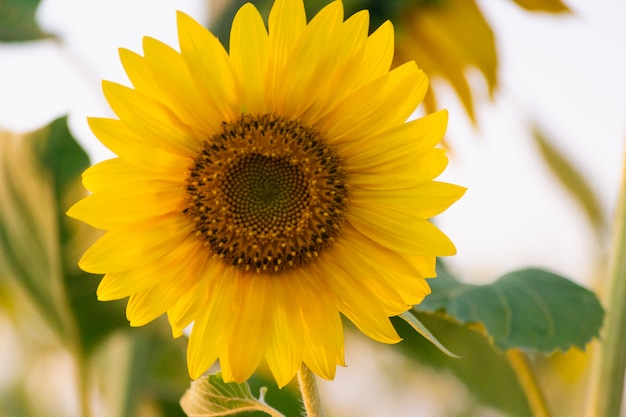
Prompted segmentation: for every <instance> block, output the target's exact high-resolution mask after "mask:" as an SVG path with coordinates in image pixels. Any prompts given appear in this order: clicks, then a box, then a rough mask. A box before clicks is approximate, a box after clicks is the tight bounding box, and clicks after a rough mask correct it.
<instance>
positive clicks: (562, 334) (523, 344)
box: [418, 269, 604, 353]
mask: <svg viewBox="0 0 626 417" xmlns="http://www.w3.org/2000/svg"><path fill="white" fill-rule="evenodd" d="M430 283H431V286H432V290H433V292H432V294H431V295H429V296H428V297H427V298H426V300H424V302H422V304H420V305H419V306H418V308H419V310H420V311H426V312H431V313H434V312H441V311H443V312H445V314H447V315H449V316H451V317H453V318H454V319H455V320H457V321H458V322H459V323H461V324H470V323H480V324H482V325H484V328H485V330H486V332H487V334H488V336H489V337H490V338H491V340H492V341H493V343H494V345H495V346H496V347H497V348H499V349H502V350H506V349H512V348H520V349H523V350H525V351H528V352H541V353H551V352H553V351H555V350H557V349H561V350H567V349H569V348H570V347H572V346H577V347H579V348H581V349H584V348H585V345H586V344H587V343H588V342H589V341H590V340H591V339H592V338H593V337H594V336H597V335H598V333H599V330H600V327H601V325H602V319H603V316H604V311H603V310H602V307H601V305H600V303H599V301H598V299H597V297H596V295H595V294H594V293H592V292H591V291H589V290H587V289H585V288H583V287H581V286H579V285H577V284H575V283H574V282H572V281H569V280H568V279H566V278H563V277H561V276H559V275H557V274H554V273H551V272H548V271H545V270H541V269H524V270H519V271H515V272H512V273H509V274H506V275H504V276H503V277H501V278H500V279H498V280H497V281H495V282H493V283H491V284H488V285H472V284H463V283H460V282H458V281H456V280H455V279H454V278H452V276H450V275H449V274H447V273H445V272H444V271H440V274H439V276H438V278H437V279H435V280H433V281H431V282H430ZM583 318H584V319H583Z"/></svg>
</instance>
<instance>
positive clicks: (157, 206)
mask: <svg viewBox="0 0 626 417" xmlns="http://www.w3.org/2000/svg"><path fill="white" fill-rule="evenodd" d="M125 185H126V186H125V187H119V188H117V189H111V188H107V189H105V190H101V191H98V192H96V193H94V194H92V195H90V196H87V197H86V198H84V199H82V200H81V201H79V202H78V203H76V204H74V206H72V207H71V208H70V209H69V210H68V212H67V215H68V216H70V217H73V218H75V219H79V220H82V221H84V222H85V223H87V224H90V225H91V226H93V227H96V228H98V229H104V230H110V229H112V228H114V227H117V226H124V225H129V224H132V223H136V222H141V221H144V220H147V219H149V218H152V217H158V216H161V215H164V214H168V213H173V212H177V213H180V212H181V211H182V210H183V209H184V208H185V205H186V202H185V193H184V191H183V185H182V184H181V183H178V182H172V181H163V180H161V181H134V182H132V183H127V184H125Z"/></svg>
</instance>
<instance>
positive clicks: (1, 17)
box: [0, 0, 48, 42]
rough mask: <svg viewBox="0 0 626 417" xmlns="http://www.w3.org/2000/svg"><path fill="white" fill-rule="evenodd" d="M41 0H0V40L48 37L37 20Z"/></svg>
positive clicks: (13, 40) (16, 40) (17, 40)
mask: <svg viewBox="0 0 626 417" xmlns="http://www.w3.org/2000/svg"><path fill="white" fill-rule="evenodd" d="M39 2H40V0H0V42H19V41H32V40H37V39H42V38H45V37H47V36H48V35H46V34H45V33H43V32H42V31H41V29H40V28H39V26H38V25H37V22H36V21H35V11H36V10H37V7H38V6H39Z"/></svg>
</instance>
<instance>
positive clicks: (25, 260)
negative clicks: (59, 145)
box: [0, 128, 75, 343]
mask: <svg viewBox="0 0 626 417" xmlns="http://www.w3.org/2000/svg"><path fill="white" fill-rule="evenodd" d="M49 139H50V137H49V135H48V129H46V128H44V129H40V130H38V131H35V132H31V133H27V134H15V133H10V132H2V131H0V277H2V279H7V280H8V279H10V280H11V281H12V282H13V283H14V284H15V285H17V286H19V287H20V288H21V289H22V290H23V291H24V293H25V294H26V295H27V296H28V297H29V299H30V300H32V301H33V304H34V305H35V306H36V307H37V308H38V310H39V312H40V313H41V316H42V317H43V318H44V319H45V320H46V322H47V323H48V325H49V326H50V327H51V328H52V329H53V330H54V331H55V332H56V333H57V335H59V337H60V338H61V340H64V339H65V338H67V337H69V338H70V339H71V340H74V337H75V334H74V329H73V326H72V323H71V316H70V313H69V310H68V306H67V300H66V297H65V293H64V291H63V266H62V262H61V247H60V244H59V233H58V227H57V221H58V214H57V202H56V198H55V192H54V181H53V179H52V178H51V176H50V175H49V172H47V170H46V169H45V167H44V166H43V164H42V163H41V161H40V160H39V159H38V157H37V156H38V151H37V150H38V149H39V148H40V147H41V146H42V144H43V143H45V142H47V141H48V140H49ZM70 343H71V342H70Z"/></svg>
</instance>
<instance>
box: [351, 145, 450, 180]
mask: <svg viewBox="0 0 626 417" xmlns="http://www.w3.org/2000/svg"><path fill="white" fill-rule="evenodd" d="M381 158H382V159H384V158H383V157H382V156H381ZM447 165H448V158H447V157H446V151H445V150H444V149H440V148H436V149H431V150H430V152H427V153H426V154H424V155H422V156H421V157H420V158H416V159H415V160H414V161H411V160H410V159H408V158H402V159H398V160H394V161H389V163H388V164H387V165H385V164H381V165H378V166H374V167H362V168H360V169H354V168H353V167H351V166H348V167H347V171H348V175H349V176H350V185H351V186H352V187H353V188H359V187H361V188H366V189H372V190H400V189H414V188H415V187H417V186H419V185H422V184H424V183H426V182H429V181H432V180H433V179H434V178H436V177H437V176H439V175H440V174H441V173H442V172H443V170H444V169H445V168H446V166H447Z"/></svg>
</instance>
